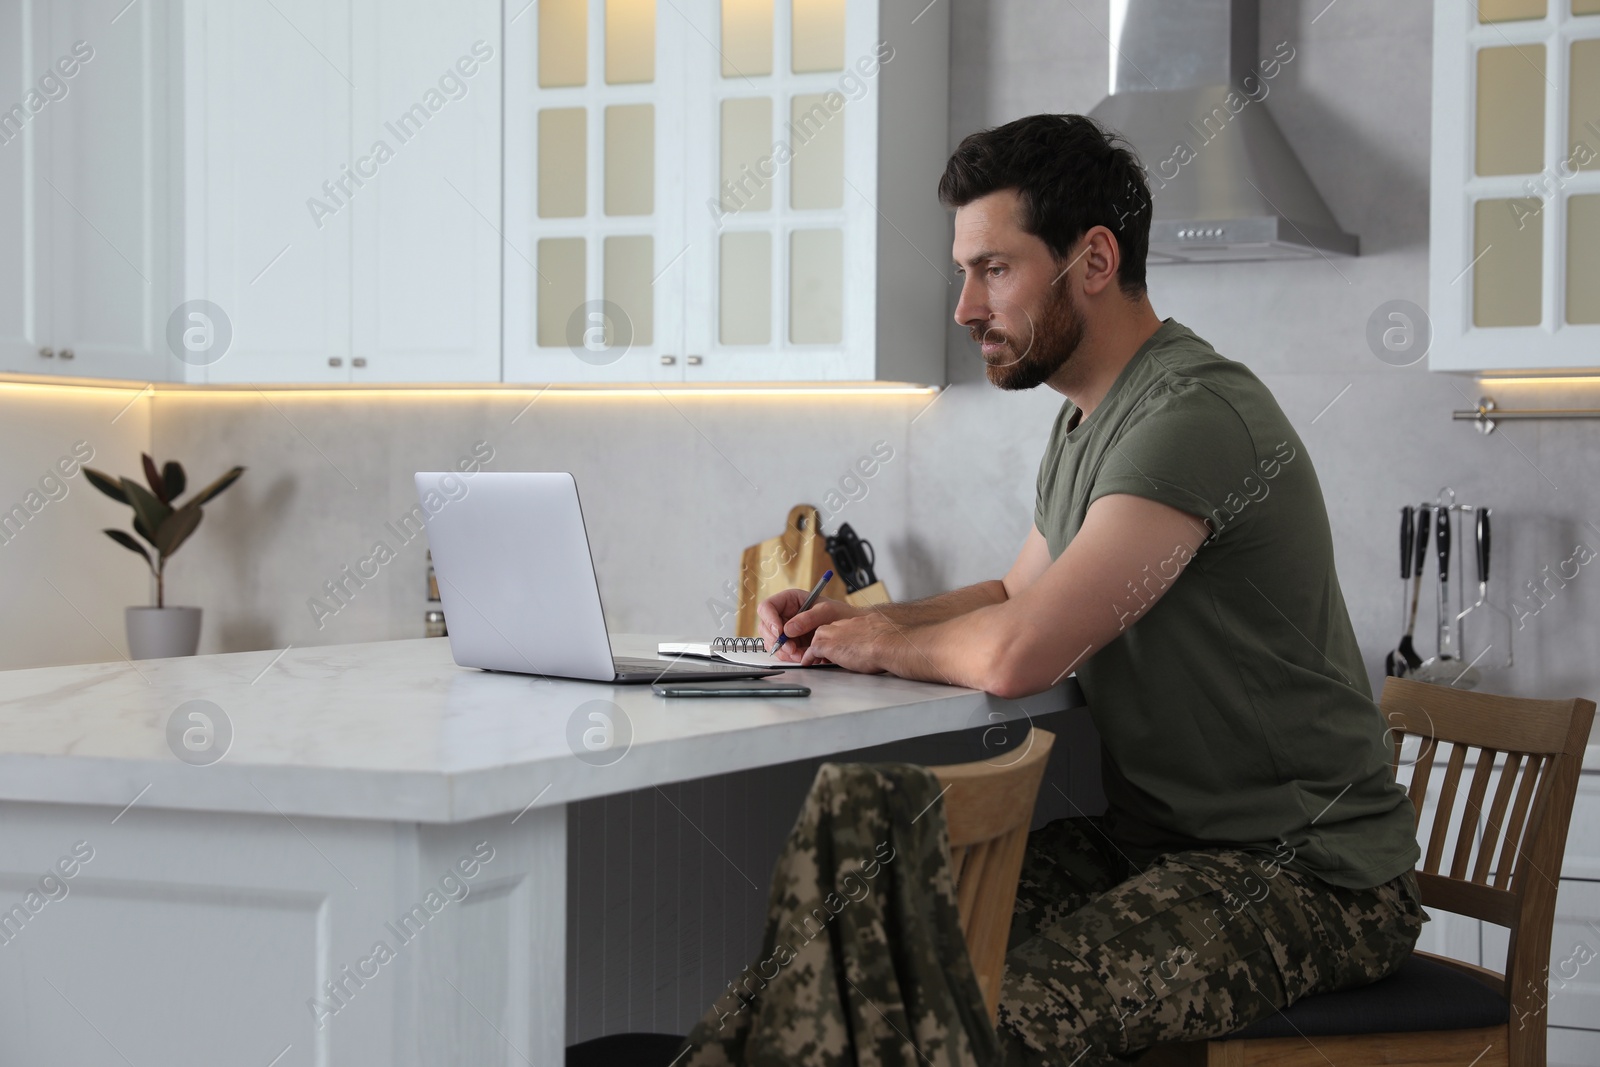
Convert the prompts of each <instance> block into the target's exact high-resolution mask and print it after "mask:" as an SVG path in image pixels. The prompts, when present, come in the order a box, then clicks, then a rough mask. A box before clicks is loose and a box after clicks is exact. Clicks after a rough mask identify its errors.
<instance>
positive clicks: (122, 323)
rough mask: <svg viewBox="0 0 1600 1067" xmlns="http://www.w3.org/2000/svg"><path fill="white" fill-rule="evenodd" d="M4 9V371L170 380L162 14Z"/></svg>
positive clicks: (0, 46)
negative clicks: (167, 349) (166, 329)
mask: <svg viewBox="0 0 1600 1067" xmlns="http://www.w3.org/2000/svg"><path fill="white" fill-rule="evenodd" d="M120 6H121V5H119V4H115V3H113V2H110V0H107V2H101V0H95V2H93V3H82V4H47V3H16V4H8V5H6V7H5V9H4V13H3V15H0V18H3V19H4V20H5V22H6V25H5V28H4V32H3V33H0V204H3V208H0V213H3V218H0V290H3V292H4V295H3V296H0V370H4V371H14V372H21V373H33V374H68V375H82V376H91V377H111V378H165V377H167V375H168V371H169V367H168V360H167V356H166V352H165V337H164V330H163V327H164V321H165V315H166V311H167V293H168V284H167V281H168V273H167V272H168V261H167V248H168V241H169V236H170V234H169V229H170V228H169V225H168V220H169V217H170V216H169V212H168V202H167V199H166V190H167V185H168V182H167V164H168V159H167V155H166V146H167V145H168V143H169V141H168V136H167V128H168V112H167V65H168V62H167V55H168V49H167V40H166V31H167V5H166V4H165V3H164V2H163V0H153V2H152V3H147V4H141V5H140V6H139V7H138V9H136V10H129V11H126V12H123V14H122V17H120V18H117V17H116V16H117V13H118V8H119V7H120Z"/></svg>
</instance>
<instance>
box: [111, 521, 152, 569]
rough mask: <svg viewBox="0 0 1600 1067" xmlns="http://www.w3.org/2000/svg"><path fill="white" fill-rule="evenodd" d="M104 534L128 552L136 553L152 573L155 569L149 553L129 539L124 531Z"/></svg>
mask: <svg viewBox="0 0 1600 1067" xmlns="http://www.w3.org/2000/svg"><path fill="white" fill-rule="evenodd" d="M105 534H106V536H107V537H109V538H111V540H113V541H115V542H116V543H117V544H119V545H121V546H122V547H123V548H125V549H127V550H128V551H129V552H136V553H138V554H139V558H140V559H142V560H144V561H145V563H146V564H148V565H149V567H150V569H151V570H152V571H153V570H155V569H156V565H155V564H154V563H152V562H151V561H150V553H148V552H146V551H145V550H144V548H143V546H141V545H140V544H139V542H137V541H135V540H134V539H133V538H132V537H130V536H129V535H128V532H127V531H126V530H107V531H106V532H105Z"/></svg>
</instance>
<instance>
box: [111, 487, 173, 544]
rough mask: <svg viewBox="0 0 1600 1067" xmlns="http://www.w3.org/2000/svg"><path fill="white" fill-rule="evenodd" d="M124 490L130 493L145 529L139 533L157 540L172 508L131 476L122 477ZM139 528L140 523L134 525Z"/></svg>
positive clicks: (130, 502)
mask: <svg viewBox="0 0 1600 1067" xmlns="http://www.w3.org/2000/svg"><path fill="white" fill-rule="evenodd" d="M122 491H123V492H124V493H127V494H128V503H129V504H132V505H133V513H134V515H135V516H137V518H138V520H139V523H142V524H143V525H144V529H142V530H139V533H140V534H141V535H142V536H143V537H144V538H145V539H146V540H148V541H149V542H151V543H152V544H154V543H155V542H156V535H158V534H160V533H161V524H162V523H164V522H166V521H167V516H168V515H171V514H172V508H170V507H168V506H167V505H166V504H163V503H162V502H161V501H159V500H157V499H156V498H155V497H154V496H152V495H151V493H150V490H148V489H146V488H145V487H144V486H142V485H140V484H139V483H138V482H136V481H134V480H132V479H131V478H124V479H122ZM134 528H135V529H138V523H136V524H135V526H134Z"/></svg>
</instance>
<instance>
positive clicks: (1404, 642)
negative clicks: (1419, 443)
mask: <svg viewBox="0 0 1600 1067" xmlns="http://www.w3.org/2000/svg"><path fill="white" fill-rule="evenodd" d="M1427 560H1428V505H1426V504H1423V505H1421V506H1420V507H1418V508H1417V522H1416V527H1415V530H1414V532H1413V540H1412V543H1411V617H1410V618H1409V619H1408V620H1407V621H1406V632H1405V634H1404V635H1403V636H1402V637H1401V638H1400V644H1399V645H1398V646H1397V647H1396V649H1395V651H1397V652H1399V653H1400V658H1401V659H1402V660H1403V661H1404V663H1405V666H1404V668H1403V669H1401V670H1400V671H1399V673H1400V674H1407V673H1410V672H1411V671H1414V670H1416V669H1417V668H1418V667H1420V666H1422V657H1421V656H1420V655H1418V654H1417V649H1416V645H1415V644H1413V643H1412V640H1411V635H1412V634H1414V633H1415V632H1416V629H1417V602H1418V601H1419V600H1420V599H1421V598H1422V565H1423V564H1424V563H1426V562H1427ZM1399 666H1400V665H1399V664H1398V663H1397V664H1396V667H1399Z"/></svg>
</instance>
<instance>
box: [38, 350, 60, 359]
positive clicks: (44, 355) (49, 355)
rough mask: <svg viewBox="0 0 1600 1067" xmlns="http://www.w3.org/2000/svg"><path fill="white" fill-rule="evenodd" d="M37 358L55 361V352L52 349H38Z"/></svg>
mask: <svg viewBox="0 0 1600 1067" xmlns="http://www.w3.org/2000/svg"><path fill="white" fill-rule="evenodd" d="M39 358H40V359H55V358H56V350H55V349H53V348H41V349H39Z"/></svg>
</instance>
